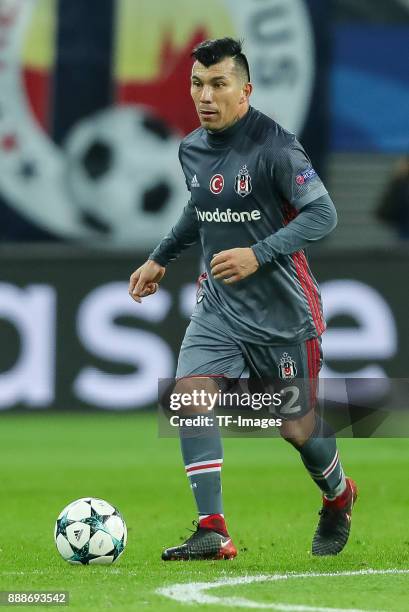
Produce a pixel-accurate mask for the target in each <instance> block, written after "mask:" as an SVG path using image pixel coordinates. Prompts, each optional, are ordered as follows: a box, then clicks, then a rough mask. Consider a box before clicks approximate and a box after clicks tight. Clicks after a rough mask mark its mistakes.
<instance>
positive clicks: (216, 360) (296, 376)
mask: <svg viewBox="0 0 409 612" xmlns="http://www.w3.org/2000/svg"><path fill="white" fill-rule="evenodd" d="M321 365H322V351H321V338H320V337H316V338H311V339H309V340H306V341H305V342H303V343H301V344H293V345H292V344H287V345H285V346H276V345H274V346H273V345H271V346H270V345H267V346H261V345H258V344H252V343H248V342H242V341H241V340H237V339H236V338H234V335H233V334H232V332H231V331H230V330H229V329H228V328H227V327H226V326H225V325H224V322H223V320H222V319H221V317H220V316H219V315H217V313H215V312H210V311H208V310H207V311H206V313H204V315H203V316H200V317H198V316H195V317H194V318H193V319H192V320H191V322H190V324H189V326H188V328H187V330H186V333H185V337H184V339H183V342H182V346H181V349H180V354H179V360H178V366H177V371H176V377H177V378H184V377H191V376H195V375H197V376H211V377H224V378H228V379H230V378H233V379H237V378H250V379H253V381H254V380H268V381H271V382H272V384H273V386H274V389H275V390H276V391H277V390H281V388H284V387H292V388H294V385H295V384H296V385H297V386H298V388H299V400H300V401H298V402H297V406H298V405H299V406H300V410H298V412H297V415H295V414H293V417H292V418H294V417H297V418H299V417H300V416H302V415H303V414H305V413H306V412H308V411H309V410H310V409H311V408H312V407H315V403H316V397H317V391H318V375H319V371H320V369H321ZM221 380H222V379H221Z"/></svg>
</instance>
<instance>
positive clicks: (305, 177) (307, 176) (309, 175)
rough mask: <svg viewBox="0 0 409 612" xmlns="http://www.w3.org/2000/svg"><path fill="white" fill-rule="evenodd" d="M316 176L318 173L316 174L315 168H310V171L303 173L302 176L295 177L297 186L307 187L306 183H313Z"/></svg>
mask: <svg viewBox="0 0 409 612" xmlns="http://www.w3.org/2000/svg"><path fill="white" fill-rule="evenodd" d="M316 176H317V173H316V172H315V170H314V168H308V170H305V171H304V172H301V174H297V176H296V177H295V182H296V183H297V185H305V183H308V181H311V179H313V178H315V177H316Z"/></svg>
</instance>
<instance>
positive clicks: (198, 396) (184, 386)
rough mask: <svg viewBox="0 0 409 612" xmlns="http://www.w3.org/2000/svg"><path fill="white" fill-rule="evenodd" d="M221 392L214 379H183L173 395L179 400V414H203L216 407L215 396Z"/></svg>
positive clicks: (190, 377) (179, 381) (176, 386)
mask: <svg viewBox="0 0 409 612" xmlns="http://www.w3.org/2000/svg"><path fill="white" fill-rule="evenodd" d="M218 391H219V387H218V385H217V382H216V381H215V380H214V379H213V378H204V377H194V376H189V377H187V378H181V379H179V380H178V381H177V383H176V385H175V388H174V390H173V393H174V394H176V396H177V397H178V398H179V404H180V410H179V414H187V415H191V414H195V413H197V414H201V413H207V412H209V411H210V410H211V409H212V407H213V406H214V398H215V394H217V393H218Z"/></svg>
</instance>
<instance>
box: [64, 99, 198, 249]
mask: <svg viewBox="0 0 409 612" xmlns="http://www.w3.org/2000/svg"><path fill="white" fill-rule="evenodd" d="M179 143H180V138H179V136H178V135H177V134H175V133H173V132H172V131H171V130H170V129H169V128H168V126H167V125H166V124H165V123H163V122H162V121H161V120H160V119H158V118H156V117H154V116H153V115H151V114H149V112H148V111H147V109H145V108H143V107H130V106H129V107H113V108H109V109H107V110H104V111H102V112H99V113H97V114H95V115H93V116H91V117H88V118H85V119H83V120H82V121H80V122H79V123H77V124H76V125H75V126H74V127H73V128H72V130H71V132H70V133H69V135H68V137H67V140H66V142H65V144H64V147H65V152H66V176H65V182H66V187H67V189H68V192H69V194H70V196H71V198H72V200H73V203H74V205H75V206H77V212H78V215H79V217H80V221H81V223H82V224H83V225H84V226H86V227H87V228H88V229H89V230H90V232H91V234H92V235H93V236H94V238H95V240H96V241H98V240H100V241H102V242H103V244H104V245H106V244H107V243H108V244H109V243H111V244H112V245H113V246H116V245H117V246H131V247H133V248H140V249H144V250H146V249H151V248H152V247H154V246H156V244H157V243H158V242H159V241H160V240H161V238H162V237H163V236H164V235H166V234H167V233H168V231H169V230H170V229H171V227H172V226H173V225H174V224H175V222H176V221H177V219H178V218H179V216H180V213H181V211H182V209H183V206H184V205H185V203H186V200H187V190H186V184H185V181H184V177H183V172H182V170H181V168H180V167H179V162H178V151H179Z"/></svg>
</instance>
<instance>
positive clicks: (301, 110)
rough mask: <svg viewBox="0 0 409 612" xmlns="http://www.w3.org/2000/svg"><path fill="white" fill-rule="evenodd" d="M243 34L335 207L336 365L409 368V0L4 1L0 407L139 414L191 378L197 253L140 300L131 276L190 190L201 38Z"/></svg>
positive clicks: (328, 248)
mask: <svg viewBox="0 0 409 612" xmlns="http://www.w3.org/2000/svg"><path fill="white" fill-rule="evenodd" d="M226 35H229V36H233V37H237V38H243V39H244V41H245V52H246V53H247V55H248V57H249V60H250V65H251V67H252V79H253V82H254V87H255V92H254V97H253V98H252V104H253V106H255V107H257V108H258V109H260V110H261V111H263V112H264V113H266V114H268V115H270V116H272V117H274V118H275V119H277V120H278V121H279V122H280V123H281V124H282V125H283V126H284V127H285V128H287V129H289V130H290V131H293V132H295V133H296V134H297V136H298V137H299V138H300V140H301V141H302V143H303V144H304V146H305V148H306V149H307V151H308V153H309V154H310V157H311V158H312V160H313V163H314V165H315V167H316V168H317V170H318V171H319V173H320V175H321V176H322V178H323V180H324V181H325V183H326V185H327V187H328V189H329V191H330V193H331V195H332V198H333V200H334V202H335V204H336V206H337V209H338V215H339V225H338V228H337V229H336V231H335V232H334V233H333V234H332V235H331V236H330V237H328V239H327V240H325V241H324V242H323V243H321V244H320V245H319V247H317V248H315V249H313V250H311V252H310V253H309V256H310V259H311V264H312V269H313V271H314V273H315V274H316V276H317V278H318V280H319V281H320V283H321V287H322V293H323V300H324V307H325V312H326V317H327V321H328V324H329V326H328V331H327V332H326V333H325V335H324V352H325V366H324V371H323V375H324V376H326V377H343V376H348V377H359V378H365V379H386V378H405V377H406V378H407V376H408V361H409V322H408V319H409V318H408V297H409V290H408V279H409V248H408V245H409V54H408V40H409V2H408V0H332V1H329V0H262V1H259V2H253V1H252V0H207V2H206V10H203V4H202V3H199V2H195V1H192V0H173V1H172V2H168V3H166V2H163V1H162V0H149V1H148V0H0V237H1V244H0V256H1V276H0V346H1V349H2V350H1V351H0V410H2V411H9V410H16V409H31V410H39V409H40V410H44V409H49V408H57V409H61V410H70V409H81V410H88V411H90V410H116V411H125V410H138V409H142V408H145V407H147V406H150V405H153V404H154V403H155V400H156V397H157V379H158V377H163V378H169V377H172V375H173V374H174V370H175V365H176V359H177V352H178V349H179V346H180V342H181V340H182V337H183V333H184V330H185V328H186V325H187V323H188V320H189V315H190V312H191V310H192V306H193V303H194V291H195V289H194V284H195V279H196V277H197V275H198V272H199V270H200V256H199V253H198V251H197V250H195V249H192V250H190V251H188V252H187V253H185V254H184V255H183V256H182V258H181V259H180V261H179V262H178V263H176V264H173V265H171V266H170V267H169V270H168V273H167V276H166V278H165V280H164V282H163V287H162V289H161V290H160V291H159V293H158V294H157V295H155V296H153V297H151V298H149V299H148V300H145V301H144V303H143V304H142V305H141V306H139V305H136V304H135V303H134V302H132V301H131V299H130V298H129V296H128V293H127V285H128V278H129V275H130V273H131V272H132V271H133V270H134V269H135V268H136V267H138V266H139V265H140V264H141V263H142V262H143V261H144V260H145V259H146V257H147V255H148V254H149V252H150V251H151V250H152V249H153V247H154V246H155V245H156V244H157V243H158V242H159V241H160V239H161V238H162V236H163V235H164V234H165V233H166V232H167V231H168V230H169V228H170V227H171V226H172V224H173V223H174V222H175V220H176V219H177V218H178V216H179V214H180V212H181V210H182V208H183V206H184V205H185V203H186V201H187V197H188V193H187V191H186V187H185V183H184V178H183V174H182V171H181V169H180V167H179V162H178V155H177V153H178V146H179V142H180V140H181V138H183V137H184V136H185V135H186V134H187V133H189V132H190V131H192V130H193V129H195V128H196V127H197V126H198V121H197V118H196V114H195V111H194V107H193V104H192V102H191V100H190V97H189V75H190V70H191V65H192V62H191V59H190V52H191V50H192V48H193V47H194V46H195V45H196V44H197V43H198V42H200V41H201V40H203V39H206V38H216V37H221V36H226ZM365 393H367V398H368V400H369V399H371V400H374V401H375V400H376V401H378V400H379V398H380V396H382V394H385V393H386V391H385V386H381V387H380V388H376V391H375V392H374V387H373V386H371V385H369V386H368V389H367V390H366V391H365ZM374 393H375V395H374Z"/></svg>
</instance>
